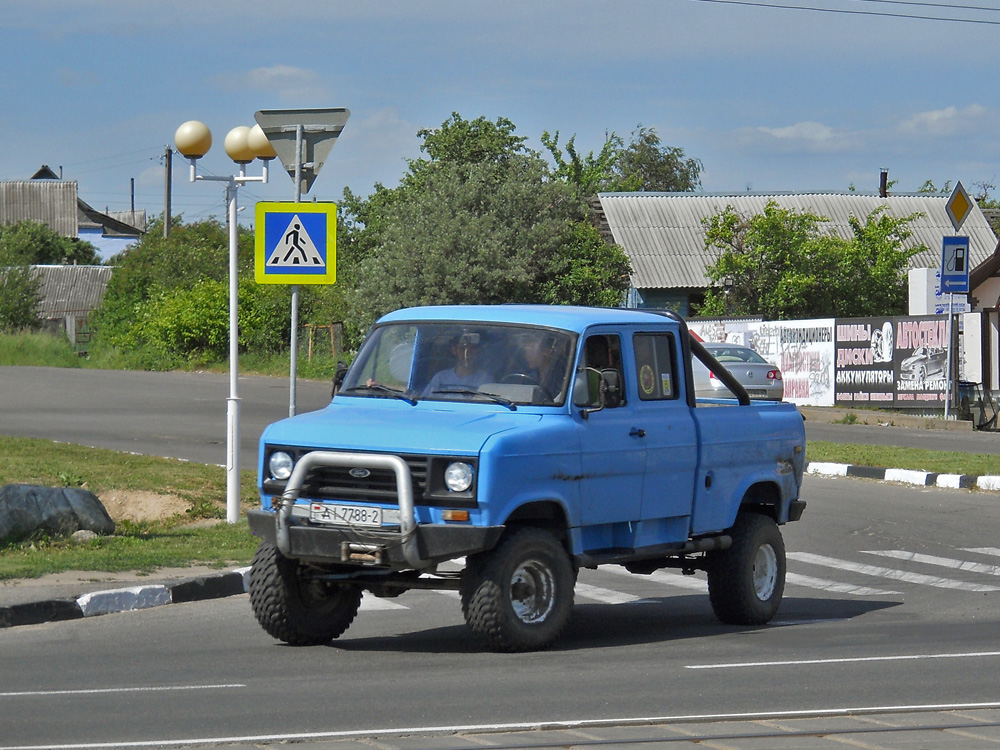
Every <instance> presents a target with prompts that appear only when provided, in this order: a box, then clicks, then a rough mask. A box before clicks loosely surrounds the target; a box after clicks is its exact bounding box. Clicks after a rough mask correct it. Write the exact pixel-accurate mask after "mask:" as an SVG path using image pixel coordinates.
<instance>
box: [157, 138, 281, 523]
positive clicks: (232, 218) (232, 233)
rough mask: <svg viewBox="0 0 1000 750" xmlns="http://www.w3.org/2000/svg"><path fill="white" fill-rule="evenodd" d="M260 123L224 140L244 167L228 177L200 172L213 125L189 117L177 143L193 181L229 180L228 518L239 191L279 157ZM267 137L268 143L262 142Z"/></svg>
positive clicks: (233, 483) (233, 457)
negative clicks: (258, 167)
mask: <svg viewBox="0 0 1000 750" xmlns="http://www.w3.org/2000/svg"><path fill="white" fill-rule="evenodd" d="M259 130H260V126H259V125H257V126H254V128H249V127H247V126H245V125H241V126H239V127H236V128H233V129H232V130H230V131H229V133H227V134H226V139H225V142H224V146H225V149H226V153H227V154H228V155H229V158H230V159H232V160H233V161H234V162H236V163H237V164H238V165H239V173H238V174H236V175H232V176H229V177H223V176H207V175H200V174H198V168H197V162H198V159H200V158H201V157H203V156H204V155H205V154H207V153H208V151H209V149H210V148H211V147H212V133H211V131H210V130H209V129H208V126H206V125H205V123H203V122H199V121H197V120H189V121H188V122H185V123H184V124H183V125H181V126H180V127H179V128H177V132H176V133H175V134H174V143H175V144H176V145H177V150H178V151H180V152H181V154H182V155H183V156H184V157H185V158H187V159H189V160H190V161H191V176H190V180H191V182H196V181H198V180H210V181H216V182H225V183H227V185H226V198H227V202H228V209H229V398H228V399H227V401H226V521H227V522H228V523H236V522H237V521H239V520H240V445H239V439H240V400H239V396H238V395H237V375H238V370H239V332H238V299H239V297H238V293H239V282H238V278H237V274H238V272H239V231H238V228H237V225H236V195H237V191H238V189H239V186H240V185H242V184H244V183H246V182H267V167H268V162H269V161H270V160H271V159H273V158H274V157H275V153H274V149H273V148H271V146H270V144H269V143H268V142H267V138H266V137H264V134H263V133H260V134H259V136H258V134H257V133H256V132H255V131H259ZM261 141H263V143H261ZM258 158H259V159H260V160H261V161H263V163H264V167H263V170H262V173H261V175H260V176H258V177H251V176H248V175H247V173H246V166H247V164H249V163H250V162H252V161H253V160H254V159H258Z"/></svg>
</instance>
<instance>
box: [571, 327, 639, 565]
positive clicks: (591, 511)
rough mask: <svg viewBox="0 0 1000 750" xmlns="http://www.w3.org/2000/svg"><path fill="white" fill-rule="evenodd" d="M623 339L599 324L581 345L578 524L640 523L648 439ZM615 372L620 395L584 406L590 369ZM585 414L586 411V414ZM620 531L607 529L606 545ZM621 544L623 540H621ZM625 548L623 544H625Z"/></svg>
mask: <svg viewBox="0 0 1000 750" xmlns="http://www.w3.org/2000/svg"><path fill="white" fill-rule="evenodd" d="M624 364H625V362H624V358H623V355H622V337H621V336H620V335H619V333H618V332H617V331H610V330H602V329H600V328H597V329H593V330H591V331H588V334H587V336H586V337H585V338H584V341H583V345H582V346H581V347H580V357H579V361H578V362H577V365H578V366H577V371H576V375H575V378H576V381H577V385H576V387H575V388H574V393H575V394H577V396H576V398H575V399H574V400H575V402H576V404H575V405H574V407H573V409H574V419H575V421H576V423H577V427H578V430H579V435H580V463H581V472H580V521H581V526H584V527H587V526H599V525H602V524H622V523H624V524H626V525H627V523H628V522H632V521H638V520H639V518H640V513H641V508H642V492H643V475H644V473H645V469H646V447H645V446H646V443H645V441H644V440H643V439H642V438H641V437H639V435H638V432H637V431H636V405H635V398H634V394H633V393H632V392H630V391H629V389H628V388H627V381H626V376H625V374H624V367H623V365H624ZM583 368H588V369H583ZM609 369H610V370H616V371H617V372H618V373H619V378H620V382H621V384H622V393H621V395H620V398H617V399H615V401H614V402H610V403H606V404H605V406H604V408H602V409H599V410H596V411H592V409H596V408H597V407H598V406H599V402H598V401H597V400H596V399H592V401H591V402H590V403H589V404H586V405H583V404H584V402H583V401H582V400H581V396H580V394H581V393H586V392H587V391H588V390H589V392H590V393H591V394H594V385H593V383H592V382H590V383H588V380H590V381H592V380H593V379H594V375H595V373H594V372H593V371H594V370H597V371H601V370H609ZM584 412H589V413H587V415H586V418H584V416H583V414H584ZM619 536H620V534H618V533H617V532H613V531H611V530H609V531H608V534H607V538H608V540H609V541H608V546H611V545H612V539H614V540H615V541H614V543H615V544H617V543H618V541H617V540H618V537H619ZM620 541H621V542H625V541H626V540H620ZM623 546H624V544H623Z"/></svg>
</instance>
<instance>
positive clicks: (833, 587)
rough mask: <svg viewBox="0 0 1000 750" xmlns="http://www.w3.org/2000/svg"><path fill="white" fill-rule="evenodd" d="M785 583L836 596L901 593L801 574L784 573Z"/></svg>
mask: <svg viewBox="0 0 1000 750" xmlns="http://www.w3.org/2000/svg"><path fill="white" fill-rule="evenodd" d="M785 583H789V584H791V585H793V586H804V587H805V588H809V589H819V590H820V591H833V592H835V593H837V594H851V595H853V596H889V595H892V594H896V595H898V594H900V593H901V592H899V591H889V590H887V589H873V588H869V587H868V586H855V585H853V584H850V583H839V582H837V581H829V580H827V579H826V578H813V577H812V576H804V575H802V574H801V573H786V574H785Z"/></svg>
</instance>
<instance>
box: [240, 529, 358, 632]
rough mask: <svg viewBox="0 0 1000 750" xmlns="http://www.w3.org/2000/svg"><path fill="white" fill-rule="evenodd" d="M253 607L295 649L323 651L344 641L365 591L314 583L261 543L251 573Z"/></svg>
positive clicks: (265, 625) (259, 618) (267, 627)
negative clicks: (328, 645) (323, 647)
mask: <svg viewBox="0 0 1000 750" xmlns="http://www.w3.org/2000/svg"><path fill="white" fill-rule="evenodd" d="M249 588H250V606H251V607H252V608H253V613H254V615H255V616H256V617H257V622H259V623H260V626H261V627H262V628H264V630H265V631H266V632H267V634H268V635H270V636H271V637H272V638H277V639H278V640H279V641H283V642H285V643H287V644H288V645H290V646H321V645H323V644H326V643H329V642H330V641H332V640H333V639H334V638H338V637H339V636H341V635H343V633H344V631H345V630H347V628H348V627H349V626H350V624H351V623H352V622H353V621H354V618H355V616H356V615H357V614H358V608H359V607H360V606H361V589H360V588H358V587H357V586H341V585H337V584H329V583H326V582H323V581H317V580H310V579H308V578H306V577H304V576H303V575H302V566H301V565H300V564H299V563H298V562H297V561H295V560H291V559H289V558H287V557H285V556H284V555H282V554H281V552H280V551H278V548H277V547H275V546H274V545H273V544H271V543H269V542H262V543H261V545H260V546H259V547H258V548H257V552H256V553H255V554H254V557H253V564H252V567H251V568H250V586H249Z"/></svg>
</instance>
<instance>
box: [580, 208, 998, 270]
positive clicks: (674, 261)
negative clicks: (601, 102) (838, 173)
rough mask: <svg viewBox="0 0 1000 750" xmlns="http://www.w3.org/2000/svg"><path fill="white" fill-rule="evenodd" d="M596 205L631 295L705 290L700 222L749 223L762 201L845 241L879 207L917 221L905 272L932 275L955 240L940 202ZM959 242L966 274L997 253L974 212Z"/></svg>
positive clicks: (707, 254)
mask: <svg viewBox="0 0 1000 750" xmlns="http://www.w3.org/2000/svg"><path fill="white" fill-rule="evenodd" d="M599 198H600V201H601V208H602V209H603V211H604V214H605V217H606V220H607V224H608V227H609V228H610V230H611V234H612V236H613V237H614V241H615V242H616V243H617V244H619V245H621V246H622V247H623V248H624V250H625V253H626V255H628V257H629V260H630V261H631V263H632V286H634V287H635V288H637V289H669V288H704V287H707V286H709V285H710V284H711V281H710V280H709V278H708V277H707V276H706V275H705V268H706V266H709V265H711V264H712V263H714V262H715V259H716V257H717V253H718V252H719V251H718V250H717V249H712V250H706V249H705V234H706V230H705V225H704V223H703V222H704V221H705V220H706V219H708V218H710V217H712V216H714V215H716V214H719V213H721V212H722V211H724V210H725V209H726V207H727V206H732V207H733V209H735V210H736V211H737V212H739V213H740V214H743V215H745V216H752V215H754V214H759V213H763V211H764V207H765V206H766V205H767V203H768V201H774V202H775V203H777V204H778V206H780V207H781V208H784V209H788V210H794V211H796V212H799V213H803V212H807V211H808V212H811V213H815V214H818V215H819V216H823V217H825V218H826V219H827V220H828V221H827V222H826V223H824V224H822V225H821V228H824V229H826V230H827V231H829V232H831V233H832V234H834V235H837V236H840V237H844V238H850V237H852V236H853V232H852V231H851V227H850V223H849V219H850V218H851V217H852V216H855V217H857V218H859V219H861V220H862V221H864V219H865V218H866V217H867V216H868V215H869V214H870V213H871V212H872V211H874V210H875V209H877V208H879V207H880V206H886V207H887V210H888V213H889V215H891V216H896V217H904V216H909V215H911V214H917V213H919V214H923V216H919V217H917V218H915V219H914V220H913V221H912V222H911V223H910V229H911V230H912V232H913V234H912V236H911V237H910V238H909V239H908V240H907V242H906V244H907V245H908V246H910V247H913V246H916V245H921V244H923V245H925V246H926V247H927V250H926V251H924V252H921V253H919V254H917V255H915V256H914V257H913V258H911V259H910V267H911V268H937V267H938V266H939V265H940V263H941V239H942V237H944V236H951V235H954V234H955V231H954V228H953V227H952V225H951V222H950V220H949V219H948V215H947V213H946V211H945V204H946V203H947V201H948V196H946V195H934V194H919V195H891V196H888V197H885V198H883V197H880V196H878V195H864V194H859V193H794V194H781V193H775V194H768V195H763V194H752V193H734V194H732V195H703V194H695V193H601V194H600V196H599ZM962 235H967V236H968V237H969V255H970V268H972V269H975V268H976V267H977V266H978V265H980V264H981V263H983V262H985V261H986V260H987V259H989V258H990V257H992V256H993V253H994V251H995V250H996V249H997V238H996V236H995V235H994V234H993V230H992V229H991V228H990V225H989V222H988V221H987V220H986V218H985V217H984V216H983V213H982V211H980V210H979V208H978V206H977V207H975V208H974V209H973V211H972V213H971V214H970V215H969V217H968V218H967V219H966V220H965V223H964V224H963V225H962Z"/></svg>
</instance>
